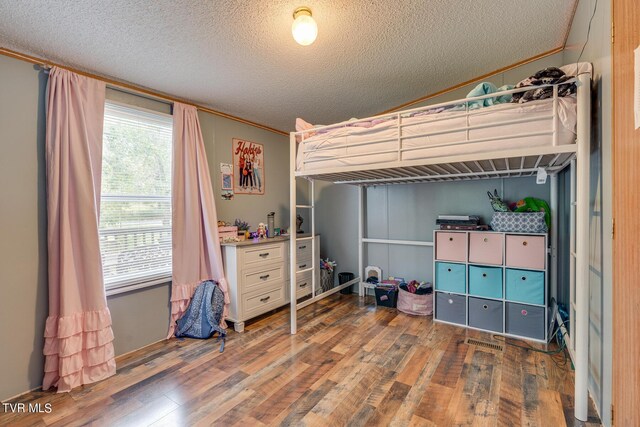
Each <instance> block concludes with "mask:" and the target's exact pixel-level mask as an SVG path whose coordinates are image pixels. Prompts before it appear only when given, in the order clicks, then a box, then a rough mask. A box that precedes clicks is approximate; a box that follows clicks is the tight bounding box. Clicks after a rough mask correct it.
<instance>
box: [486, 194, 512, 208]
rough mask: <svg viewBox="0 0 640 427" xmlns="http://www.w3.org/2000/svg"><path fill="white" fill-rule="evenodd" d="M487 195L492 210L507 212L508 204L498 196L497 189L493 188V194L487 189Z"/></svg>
mask: <svg viewBox="0 0 640 427" xmlns="http://www.w3.org/2000/svg"><path fill="white" fill-rule="evenodd" d="M487 195H488V196H489V199H490V200H491V207H492V208H493V211H494V212H509V206H507V204H506V203H505V202H503V201H502V199H501V198H500V196H498V190H493V194H491V191H487Z"/></svg>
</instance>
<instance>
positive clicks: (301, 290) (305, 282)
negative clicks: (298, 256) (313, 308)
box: [296, 271, 320, 298]
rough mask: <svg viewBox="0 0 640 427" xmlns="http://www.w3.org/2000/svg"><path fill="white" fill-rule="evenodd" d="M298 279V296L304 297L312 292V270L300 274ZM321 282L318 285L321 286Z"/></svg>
mask: <svg viewBox="0 0 640 427" xmlns="http://www.w3.org/2000/svg"><path fill="white" fill-rule="evenodd" d="M298 276H299V277H298V279H297V280H296V298H302V297H304V296H307V295H310V294H311V286H312V283H311V272H310V271H309V272H307V273H303V274H298ZM319 285H320V284H319V283H316V286H319Z"/></svg>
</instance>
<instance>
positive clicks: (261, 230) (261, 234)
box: [257, 222, 267, 239]
mask: <svg viewBox="0 0 640 427" xmlns="http://www.w3.org/2000/svg"><path fill="white" fill-rule="evenodd" d="M257 233H258V238H259V239H265V238H266V237H267V226H266V225H264V223H263V222H261V223H260V224H258V230H257Z"/></svg>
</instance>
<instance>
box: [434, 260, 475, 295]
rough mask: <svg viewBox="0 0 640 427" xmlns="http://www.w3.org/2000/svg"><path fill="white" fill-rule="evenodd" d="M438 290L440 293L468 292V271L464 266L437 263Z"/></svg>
mask: <svg viewBox="0 0 640 427" xmlns="http://www.w3.org/2000/svg"><path fill="white" fill-rule="evenodd" d="M435 282H436V289H437V290H439V291H449V292H457V293H460V294H463V293H465V292H466V291H467V271H466V266H465V265H464V264H453V263H450V262H436V280H435Z"/></svg>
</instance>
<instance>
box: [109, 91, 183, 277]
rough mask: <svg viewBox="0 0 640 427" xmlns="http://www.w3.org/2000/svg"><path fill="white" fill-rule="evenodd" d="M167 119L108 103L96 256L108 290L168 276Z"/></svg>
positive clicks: (169, 135) (169, 121)
mask: <svg viewBox="0 0 640 427" xmlns="http://www.w3.org/2000/svg"><path fill="white" fill-rule="evenodd" d="M172 127H173V121H172V117H171V116H170V115H166V114H162V113H156V112H152V111H148V110H143V109H138V108H135V107H131V106H126V105H121V104H117V103H114V102H111V101H107V103H106V104H105V115H104V134H103V153H102V194H101V201H100V225H99V234H100V251H101V254H102V266H103V272H104V282H105V287H106V288H107V289H114V288H121V287H128V286H131V285H137V284H141V283H146V282H157V281H160V280H162V279H167V278H168V277H170V276H171V158H172Z"/></svg>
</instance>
